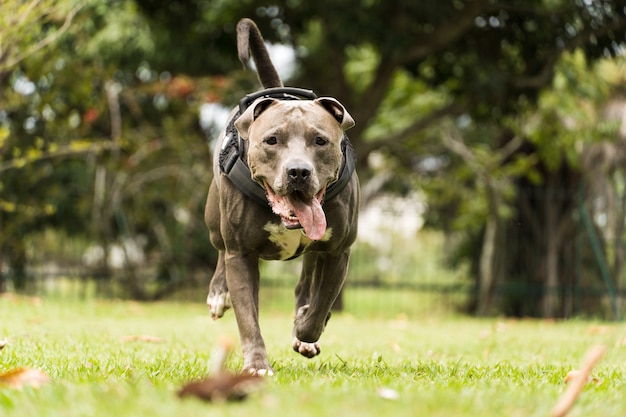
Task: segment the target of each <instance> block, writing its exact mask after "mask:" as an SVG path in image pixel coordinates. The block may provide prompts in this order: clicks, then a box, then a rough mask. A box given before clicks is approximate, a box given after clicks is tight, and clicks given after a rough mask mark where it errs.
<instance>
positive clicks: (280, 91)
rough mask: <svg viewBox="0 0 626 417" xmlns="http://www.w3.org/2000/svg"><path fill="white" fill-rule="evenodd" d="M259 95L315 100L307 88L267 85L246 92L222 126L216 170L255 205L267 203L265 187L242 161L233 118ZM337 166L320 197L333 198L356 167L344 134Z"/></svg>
mask: <svg viewBox="0 0 626 417" xmlns="http://www.w3.org/2000/svg"><path fill="white" fill-rule="evenodd" d="M261 97H271V98H275V99H277V100H315V99H316V98H317V96H316V95H315V93H313V91H311V90H304V89H301V88H292V87H277V88H268V89H265V90H261V91H258V92H256V93H252V94H248V95H247V96H245V97H244V98H243V99H241V101H240V102H239V110H238V111H237V113H235V115H234V116H233V117H232V119H231V120H230V121H229V122H228V125H227V127H226V135H225V137H224V142H223V143H222V149H221V150H220V154H219V157H218V162H219V167H220V171H221V172H222V173H224V174H225V175H226V176H227V177H228V179H230V181H231V182H232V183H233V184H235V185H236V186H237V188H239V189H240V190H241V191H242V192H243V193H244V194H245V195H247V196H248V197H250V198H251V199H253V200H254V201H256V202H257V203H259V204H262V205H265V206H266V205H267V204H268V201H267V195H266V193H265V189H264V188H263V187H262V186H261V185H260V184H259V183H257V182H256V181H254V180H253V179H252V174H251V173H250V168H249V167H248V163H247V162H246V160H245V142H244V140H243V138H242V137H241V135H239V132H238V131H237V129H236V128H235V121H236V120H237V119H238V118H239V116H241V115H242V114H243V112H244V111H245V110H246V109H247V108H248V106H250V104H252V102H254V101H255V100H256V99H258V98H261ZM341 153H342V154H343V157H342V160H341V168H340V169H339V176H338V178H337V180H336V181H334V182H333V183H331V184H329V185H328V187H327V188H326V194H325V196H324V200H330V199H332V198H333V197H336V196H337V194H339V193H340V192H341V191H342V190H343V189H344V187H345V186H346V185H347V184H348V182H349V181H350V178H351V177H352V174H353V173H354V170H355V168H356V153H355V152H354V148H353V147H352V144H351V143H350V140H349V139H348V136H347V135H346V134H345V133H344V135H343V139H342V141H341Z"/></svg>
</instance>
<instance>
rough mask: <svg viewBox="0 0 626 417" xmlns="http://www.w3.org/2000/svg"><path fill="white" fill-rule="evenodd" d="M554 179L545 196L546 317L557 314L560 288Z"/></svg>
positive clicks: (544, 313)
mask: <svg viewBox="0 0 626 417" xmlns="http://www.w3.org/2000/svg"><path fill="white" fill-rule="evenodd" d="M552 179H553V177H550V180H549V182H550V184H549V185H548V187H547V190H546V191H547V193H546V198H545V210H546V224H545V233H546V236H545V240H546V252H545V281H544V285H543V288H544V292H543V312H542V315H543V317H544V318H553V317H555V315H556V310H557V304H558V289H559V230H558V216H557V213H556V211H557V209H558V208H557V205H558V203H557V201H556V199H555V195H554V194H555V193H554V188H553V187H552V184H551V183H552V182H553V181H552Z"/></svg>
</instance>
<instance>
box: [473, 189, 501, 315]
mask: <svg viewBox="0 0 626 417" xmlns="http://www.w3.org/2000/svg"><path fill="white" fill-rule="evenodd" d="M487 186H488V191H487V198H488V206H489V212H488V214H487V223H486V225H485V235H484V237H483V245H482V250H481V253H480V264H479V277H478V279H479V286H478V287H479V288H478V305H477V306H476V313H477V314H478V315H479V316H487V315H489V314H490V313H491V312H492V309H493V288H494V284H495V271H494V267H495V262H494V255H495V251H496V238H497V237H498V201H497V197H496V191H495V190H494V189H493V188H492V187H489V185H487Z"/></svg>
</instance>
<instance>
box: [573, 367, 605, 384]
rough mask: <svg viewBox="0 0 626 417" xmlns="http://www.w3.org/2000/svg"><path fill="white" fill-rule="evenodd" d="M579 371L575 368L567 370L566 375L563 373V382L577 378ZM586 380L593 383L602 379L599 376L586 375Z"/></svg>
mask: <svg viewBox="0 0 626 417" xmlns="http://www.w3.org/2000/svg"><path fill="white" fill-rule="evenodd" d="M580 372H581V371H579V370H577V369H575V370H573V371H569V372H568V373H567V375H565V378H563V382H565V383H566V384H567V383H568V382H570V381H572V380H574V379H575V378H578V375H579V374H580ZM587 382H588V383H589V382H593V383H594V384H600V383H601V382H602V380H601V379H600V378H597V377H591V376H588V377H587Z"/></svg>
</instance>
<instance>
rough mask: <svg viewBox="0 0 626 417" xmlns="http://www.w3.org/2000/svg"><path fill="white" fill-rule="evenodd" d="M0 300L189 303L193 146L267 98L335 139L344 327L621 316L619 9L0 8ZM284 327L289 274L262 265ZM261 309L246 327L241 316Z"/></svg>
mask: <svg viewBox="0 0 626 417" xmlns="http://www.w3.org/2000/svg"><path fill="white" fill-rule="evenodd" d="M0 9H1V13H0V292H9V293H25V294H36V295H45V296H71V297H79V298H89V297H106V298H124V299H136V300H146V301H148V300H169V299H176V300H189V301H193V302H198V303H202V302H204V299H205V297H206V292H207V289H208V283H209V281H210V278H211V274H212V271H213V267H214V264H215V261H216V252H215V250H214V249H213V248H212V246H211V244H210V242H209V239H208V232H207V230H206V227H205V226H204V222H203V207H204V202H205V198H206V194H207V190H208V185H209V183H210V181H211V176H212V171H211V153H212V148H211V147H212V143H213V141H214V139H215V138H216V136H217V132H219V130H220V128H222V127H223V125H224V123H225V121H226V120H225V119H226V116H227V114H228V111H229V108H230V107H231V106H233V105H235V104H236V103H237V102H238V101H239V99H240V98H242V97H243V96H244V95H245V94H247V93H249V92H252V91H255V90H257V89H259V85H258V83H257V80H256V75H255V73H254V72H253V71H251V70H250V69H248V70H245V69H244V68H243V67H242V64H241V63H240V62H239V61H238V60H237V51H236V33H235V25H236V23H237V21H238V20H239V19H240V18H242V17H250V18H253V19H254V20H255V21H256V22H257V24H258V25H259V27H260V28H261V30H262V32H263V34H264V36H265V38H266V41H267V42H268V47H269V48H270V52H271V55H272V57H273V59H274V61H275V63H276V65H277V67H278V69H279V72H280V73H281V75H282V76H283V78H284V82H285V85H289V86H298V87H302V88H310V89H313V90H314V91H315V92H316V93H317V94H318V95H320V96H334V97H336V98H338V99H339V100H340V101H341V102H342V103H343V104H344V105H345V106H346V108H347V109H348V110H349V112H350V113H351V114H352V116H353V117H354V119H355V120H356V122H357V124H356V126H355V127H354V128H353V129H352V130H350V131H349V132H348V134H349V136H350V139H351V141H352V143H353V145H354V147H355V148H356V151H357V154H358V172H359V177H360V179H361V183H362V190H363V201H362V212H361V221H360V230H359V234H360V236H359V240H358V242H357V243H356V244H355V246H354V250H353V256H352V261H351V266H350V271H349V277H348V284H347V287H346V288H345V291H344V294H342V297H341V299H340V300H339V302H338V305H337V308H338V309H343V310H345V311H348V312H352V313H355V314H358V313H361V312H363V313H364V314H365V313H366V312H367V313H371V314H377V313H381V314H383V313H384V314H405V315H411V314H420V313H428V312H430V311H448V312H454V313H456V312H461V313H464V314H473V315H479V316H487V315H507V316H516V317H547V318H568V317H581V316H582V317H597V318H602V319H618V320H619V319H622V317H623V308H624V298H625V295H626V288H624V286H625V284H626V273H625V265H624V261H625V244H626V230H625V225H626V224H625V219H626V66H625V64H626V56H625V49H624V46H625V45H626V1H624V0H614V1H609V0H507V1H497V0H468V1H461V0H437V1H430V0H429V1H415V0H396V1H386V0H316V1H305V0H275V1H254V2H253V1H249V0H228V1H225V0H188V1H165V0H109V1H107V0H84V1H74V0H54V1H53V0H30V1H24V0H3V1H2V2H1V6H0ZM261 267H262V274H263V281H264V284H263V285H264V290H263V291H264V292H263V294H262V303H266V304H267V305H268V308H277V309H281V308H286V309H291V308H292V307H291V306H292V291H293V287H294V286H295V283H296V280H297V277H298V274H299V263H298V262H297V261H296V262H291V263H277V262H274V263H265V262H263V263H262V265H261ZM264 308H265V307H264Z"/></svg>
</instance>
